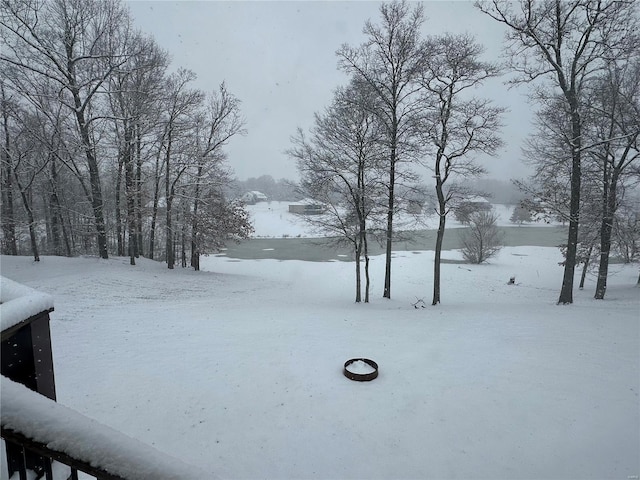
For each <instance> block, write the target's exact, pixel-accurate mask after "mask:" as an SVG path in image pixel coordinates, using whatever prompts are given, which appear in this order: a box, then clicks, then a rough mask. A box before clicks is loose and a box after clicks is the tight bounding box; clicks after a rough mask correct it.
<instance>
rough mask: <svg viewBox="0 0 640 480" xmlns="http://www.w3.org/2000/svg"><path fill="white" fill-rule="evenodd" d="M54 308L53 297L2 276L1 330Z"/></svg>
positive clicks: (0, 282)
mask: <svg viewBox="0 0 640 480" xmlns="http://www.w3.org/2000/svg"><path fill="white" fill-rule="evenodd" d="M52 308H53V297H51V296H50V295H47V294H44V293H41V292H38V291H36V290H34V289H32V288H29V287H27V286H25V285H20V284H19V283H16V282H14V281H12V280H9V279H8V278H5V277H0V330H2V331H4V330H7V329H8V328H11V327H13V326H14V325H17V324H18V323H20V322H21V321H23V320H26V319H28V318H29V317H32V316H34V315H36V314H38V313H40V312H43V311H46V310H50V309H52Z"/></svg>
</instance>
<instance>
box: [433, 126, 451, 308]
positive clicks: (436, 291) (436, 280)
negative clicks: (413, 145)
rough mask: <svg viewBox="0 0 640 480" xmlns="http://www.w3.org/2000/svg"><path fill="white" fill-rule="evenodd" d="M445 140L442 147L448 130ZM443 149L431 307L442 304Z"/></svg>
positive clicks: (438, 178)
mask: <svg viewBox="0 0 640 480" xmlns="http://www.w3.org/2000/svg"><path fill="white" fill-rule="evenodd" d="M442 135H443V137H444V139H443V141H442V145H446V135H447V132H446V130H443V133H442ZM442 156H443V147H442V146H441V147H440V149H439V150H438V152H437V154H436V164H435V177H436V195H437V197H438V215H439V220H438V232H437V235H436V249H435V252H434V257H433V300H432V301H431V305H437V304H439V303H440V257H441V254H442V241H443V240H444V231H445V227H446V221H447V203H446V199H445V197H444V182H445V181H446V178H445V179H444V180H443V178H442V172H441V167H440V164H441V162H442Z"/></svg>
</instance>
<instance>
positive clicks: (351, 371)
mask: <svg viewBox="0 0 640 480" xmlns="http://www.w3.org/2000/svg"><path fill="white" fill-rule="evenodd" d="M343 373H344V376H345V377H347V378H348V379H349V380H355V381H356V382H369V381H371V380H373V379H374V378H376V377H377V376H378V364H377V363H376V362H374V361H373V360H369V359H368V358H352V359H351V360H347V361H346V362H345V363H344V371H343Z"/></svg>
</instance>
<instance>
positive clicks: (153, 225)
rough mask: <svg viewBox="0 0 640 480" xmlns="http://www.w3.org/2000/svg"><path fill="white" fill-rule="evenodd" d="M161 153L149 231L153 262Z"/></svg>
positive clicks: (157, 160)
mask: <svg viewBox="0 0 640 480" xmlns="http://www.w3.org/2000/svg"><path fill="white" fill-rule="evenodd" d="M159 163H160V153H158V156H157V157H156V172H155V178H154V186H153V207H152V209H151V226H150V231H149V258H150V259H151V260H153V258H154V254H155V252H154V248H155V241H156V224H157V220H158V203H159V201H160V198H159V197H160V171H159V170H160V168H159Z"/></svg>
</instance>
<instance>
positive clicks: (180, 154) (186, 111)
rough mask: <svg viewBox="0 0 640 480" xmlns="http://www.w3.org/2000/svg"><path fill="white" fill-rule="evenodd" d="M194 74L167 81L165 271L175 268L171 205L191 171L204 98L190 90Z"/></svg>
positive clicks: (184, 72)
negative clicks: (199, 109) (195, 135)
mask: <svg viewBox="0 0 640 480" xmlns="http://www.w3.org/2000/svg"><path fill="white" fill-rule="evenodd" d="M193 80H195V74H194V73H193V72H191V71H189V70H184V69H180V70H179V71H178V72H177V73H175V74H173V75H171V76H170V77H169V78H168V79H167V98H166V100H165V102H166V103H165V105H166V106H165V111H166V113H165V116H164V119H163V120H162V124H163V133H162V143H161V144H162V154H163V170H164V198H165V207H166V224H165V229H166V236H165V237H166V238H165V242H166V258H167V267H168V268H170V269H173V267H174V265H175V251H174V234H175V232H174V230H173V226H172V219H173V217H172V215H173V210H172V207H173V201H174V199H175V198H176V194H177V191H178V189H179V187H180V180H181V179H182V176H183V174H184V173H185V172H186V171H187V169H188V168H189V167H191V166H192V165H193V164H194V162H193V157H194V156H195V155H196V154H197V153H196V151H195V142H192V140H195V139H194V130H193V129H194V126H195V123H194V120H195V115H196V111H197V107H198V106H199V105H200V104H201V102H202V99H203V97H204V95H203V94H202V92H201V91H199V90H192V89H189V88H188V87H189V84H190V83H191V82H192V81H193Z"/></svg>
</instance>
